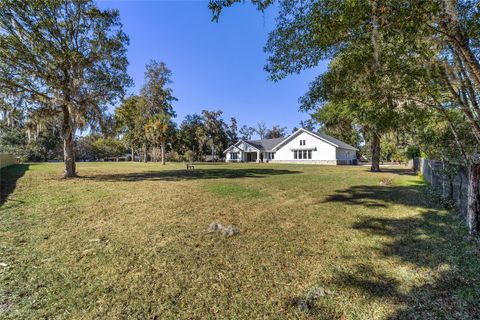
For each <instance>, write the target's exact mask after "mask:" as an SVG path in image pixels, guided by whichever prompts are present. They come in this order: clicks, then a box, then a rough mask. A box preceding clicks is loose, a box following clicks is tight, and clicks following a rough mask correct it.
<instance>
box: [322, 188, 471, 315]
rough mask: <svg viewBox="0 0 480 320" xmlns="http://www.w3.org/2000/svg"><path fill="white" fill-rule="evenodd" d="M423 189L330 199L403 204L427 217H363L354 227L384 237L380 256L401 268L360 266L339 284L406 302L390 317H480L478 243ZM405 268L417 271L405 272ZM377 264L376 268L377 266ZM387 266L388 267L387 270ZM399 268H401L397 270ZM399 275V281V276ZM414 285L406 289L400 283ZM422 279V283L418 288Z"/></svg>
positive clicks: (357, 191) (367, 191)
mask: <svg viewBox="0 0 480 320" xmlns="http://www.w3.org/2000/svg"><path fill="white" fill-rule="evenodd" d="M423 189H424V186H419V185H416V186H390V187H376V186H354V187H351V188H349V189H347V190H343V191H341V192H342V193H343V194H341V195H333V196H331V197H329V199H327V201H340V202H345V203H348V204H350V205H361V206H366V207H372V206H373V207H375V206H381V207H388V206H389V205H391V204H401V205H406V206H411V207H416V208H418V207H421V208H422V213H420V214H418V215H415V216H411V217H407V218H389V217H378V216H371V217H361V218H360V220H359V221H357V222H356V223H354V224H353V226H352V227H353V229H356V230H360V231H361V232H364V233H365V234H366V235H367V236H368V237H381V238H380V239H379V240H380V241H383V243H382V244H381V247H380V248H378V247H375V248H373V249H372V248H366V251H368V250H370V251H371V250H375V251H377V253H378V258H376V259H382V258H395V259H398V260H399V261H400V262H401V264H400V263H399V265H398V266H395V265H393V266H392V265H391V264H390V263H389V264H386V265H388V266H389V267H388V269H387V267H386V266H384V265H385V264H372V265H370V264H368V265H365V264H357V265H354V267H353V271H342V272H340V273H339V274H338V275H337V276H336V280H335V281H334V282H335V283H336V284H337V285H339V286H340V287H351V288H354V289H355V290H360V291H362V292H363V293H364V294H365V295H367V296H371V297H372V298H380V299H387V300H389V301H391V302H392V303H394V304H398V303H400V304H401V306H402V307H401V308H400V309H399V310H398V311H396V312H395V313H394V314H393V315H392V316H391V317H390V319H480V303H479V301H480V250H479V242H478V241H472V240H471V239H468V237H467V232H466V227H465V223H464V222H463V221H461V220H460V218H459V217H458V216H457V215H456V214H455V213H453V212H447V211H445V210H441V208H440V207H438V206H437V205H435V204H434V203H433V201H432V200H431V199H429V198H428V197H427V195H426V194H425V192H424V191H423ZM401 265H405V267H408V268H409V269H411V268H412V266H414V268H415V269H418V273H417V274H414V275H412V272H413V271H411V270H410V271H409V272H406V273H405V275H404V274H403V273H402V268H401ZM374 266H375V267H374ZM382 266H384V267H382ZM395 269H397V270H395ZM395 273H397V274H398V277H394V276H393V275H395ZM403 276H405V279H407V280H406V281H408V282H409V283H413V287H411V289H409V290H407V291H405V289H403V290H402V289H401V282H403V280H402V281H399V280H398V279H399V278H400V279H402V278H403ZM417 276H419V277H420V279H422V280H421V281H422V284H420V285H415V282H416V281H418V280H417V279H415V278H416V277H417Z"/></svg>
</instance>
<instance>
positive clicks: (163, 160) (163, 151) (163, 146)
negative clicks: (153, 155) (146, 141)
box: [161, 142, 165, 165]
mask: <svg viewBox="0 0 480 320" xmlns="http://www.w3.org/2000/svg"><path fill="white" fill-rule="evenodd" d="M161 148H162V150H161V152H162V165H165V142H162V146H161Z"/></svg>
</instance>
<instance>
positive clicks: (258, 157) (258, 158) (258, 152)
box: [257, 151, 260, 162]
mask: <svg viewBox="0 0 480 320" xmlns="http://www.w3.org/2000/svg"><path fill="white" fill-rule="evenodd" d="M257 162H260V151H257Z"/></svg>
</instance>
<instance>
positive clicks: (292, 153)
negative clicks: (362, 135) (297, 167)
mask: <svg viewBox="0 0 480 320" xmlns="http://www.w3.org/2000/svg"><path fill="white" fill-rule="evenodd" d="M356 151H357V149H356V148H354V147H352V146H350V145H348V144H346V143H345V142H342V141H340V140H338V139H335V138H334V137H331V136H328V135H326V134H322V133H314V132H311V131H308V130H306V129H303V128H301V129H298V130H297V131H295V132H294V133H292V134H291V135H289V136H288V137H285V138H277V139H263V140H248V141H246V140H239V141H238V142H237V143H235V144H234V145H232V146H230V147H228V148H227V150H225V151H224V154H225V161H226V162H284V163H310V164H356V163H357V153H356Z"/></svg>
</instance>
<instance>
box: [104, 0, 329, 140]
mask: <svg viewBox="0 0 480 320" xmlns="http://www.w3.org/2000/svg"><path fill="white" fill-rule="evenodd" d="M98 4H99V6H100V7H101V8H117V9H119V10H120V15H121V19H122V23H123V27H124V31H125V32H126V33H127V34H128V36H129V37H130V46H129V47H128V59H129V62H130V66H129V69H128V71H129V74H130V76H131V77H132V78H133V80H134V82H135V86H134V87H133V88H131V89H130V92H132V93H138V91H139V89H140V87H141V86H142V84H143V79H144V70H145V64H146V63H147V62H149V61H150V60H151V59H155V60H157V61H164V62H165V63H166V64H167V67H168V68H170V69H171V70H172V72H173V81H174V83H173V84H172V89H173V92H174V95H175V96H176V97H177V98H178V102H176V103H175V106H174V107H175V110H176V112H177V114H178V117H177V119H176V121H177V122H180V121H181V120H182V119H183V117H184V116H185V115H186V114H190V113H200V112H201V110H202V109H208V110H218V109H220V110H223V111H224V118H225V119H226V120H228V119H229V118H230V117H236V118H237V120H238V122H239V126H241V125H243V124H247V125H254V124H255V123H257V122H260V121H264V122H266V123H267V125H268V126H272V125H275V124H278V125H281V126H286V127H288V130H289V131H290V130H291V129H292V128H293V127H294V126H298V123H299V122H300V120H304V119H307V118H308V115H307V114H305V113H301V112H299V111H298V106H299V105H298V98H299V97H300V96H302V95H303V94H304V93H305V92H306V91H307V89H308V83H309V82H310V81H312V80H313V79H314V77H315V76H316V75H318V74H319V73H321V72H323V71H324V70H325V68H326V64H325V65H322V66H319V67H318V68H316V69H312V70H307V71H304V72H302V73H301V74H300V75H292V76H289V77H288V78H286V79H284V80H282V81H280V82H276V83H275V82H272V81H270V80H268V74H267V73H266V72H265V71H264V70H263V66H264V65H265V62H266V58H267V55H266V54H265V53H264V52H263V47H264V45H265V43H266V39H267V35H268V33H269V32H270V31H271V30H272V29H273V28H274V27H275V17H276V8H274V7H273V8H270V9H268V10H267V11H266V12H265V14H262V13H261V12H258V11H257V10H256V9H255V8H254V7H253V6H252V5H250V4H248V3H246V4H238V5H236V6H234V7H232V8H228V9H226V10H225V11H224V12H223V13H222V16H221V17H220V21H219V22H218V23H214V22H211V12H210V11H209V10H208V7H207V5H208V1H160V0H157V1H152V0H150V1H140V0H130V1H129V0H125V1H113V0H100V1H98Z"/></svg>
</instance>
